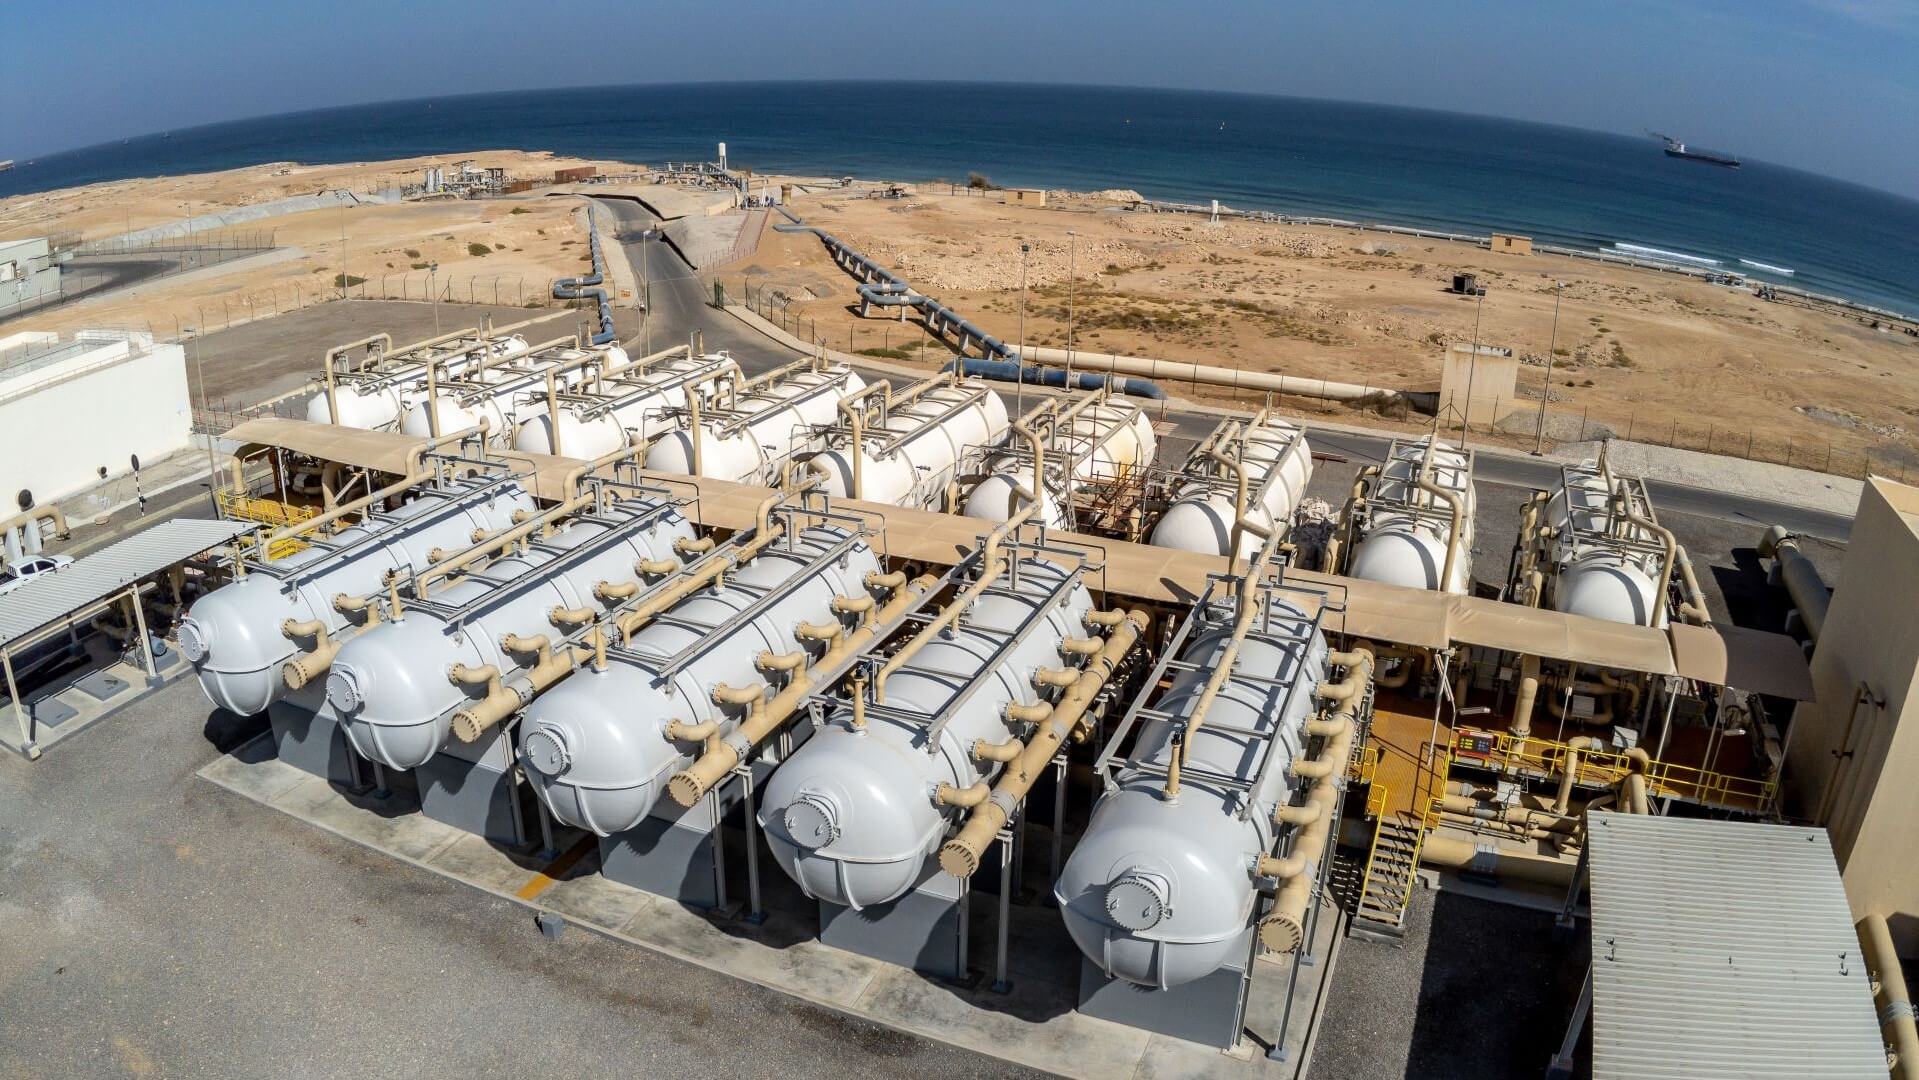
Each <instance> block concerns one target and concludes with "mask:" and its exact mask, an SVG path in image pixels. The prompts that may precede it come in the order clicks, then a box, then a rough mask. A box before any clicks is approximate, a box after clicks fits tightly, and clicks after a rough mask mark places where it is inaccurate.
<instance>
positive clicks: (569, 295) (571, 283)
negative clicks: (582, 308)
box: [553, 210, 619, 345]
mask: <svg viewBox="0 0 1919 1080" xmlns="http://www.w3.org/2000/svg"><path fill="white" fill-rule="evenodd" d="M586 243H587V249H588V250H589V251H591V252H592V253H593V272H592V273H591V274H588V275H586V276H585V277H576V278H561V279H560V280H558V281H556V282H554V283H553V296H554V298H556V299H559V300H589V299H590V300H595V301H598V302H599V306H600V329H599V332H598V333H596V334H594V335H593V336H592V338H590V339H589V340H590V341H591V342H592V344H594V345H605V344H607V343H609V342H611V341H612V340H613V339H614V338H616V337H618V336H619V335H618V334H617V333H615V331H614V329H613V297H612V296H611V295H609V294H608V293H607V291H606V290H605V289H601V288H594V286H597V285H600V284H602V283H604V282H605V281H606V259H605V258H604V257H603V256H601V254H600V228H599V225H598V224H596V223H595V222H594V220H593V213H592V211H591V210H588V211H587V215H586Z"/></svg>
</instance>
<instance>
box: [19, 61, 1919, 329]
mask: <svg viewBox="0 0 1919 1080" xmlns="http://www.w3.org/2000/svg"><path fill="white" fill-rule="evenodd" d="M722 140H724V141H725V142H726V143H727V144H728V148H729V151H730V156H731V162H732V164H734V165H735V166H736V167H745V168H753V169H758V170H766V171H782V172H800V173H815V174H827V175H840V174H852V175H858V176H863V177H885V178H892V179H900V180H913V181H925V180H933V179H955V180H961V179H964V178H965V176H966V174H967V173H969V172H979V173H983V174H985V175H986V176H987V177H989V178H990V179H992V180H993V181H994V182H996V183H1001V184H1008V185H1018V186H1046V187H1064V188H1074V189H1080V190H1088V189H1097V188H1114V187H1125V188H1132V189H1135V190H1137V191H1139V192H1141V193H1143V194H1145V195H1146V196H1148V197H1149V198H1157V199H1170V200H1178V201H1190V202H1201V201H1204V200H1207V199H1213V198H1217V199H1219V200H1220V201H1221V202H1222V203H1224V204H1226V205H1229V206H1233V207H1238V208H1242V209H1262V210H1274V211H1279V212H1283V213H1294V214H1313V215H1326V216H1333V217H1344V218H1351V219H1358V220H1366V221H1378V222H1388V223H1395V224H1404V225H1418V226H1424V227H1429V228H1438V229H1447V230H1454V231H1462V232H1479V233H1483V232H1491V231H1494V230H1499V231H1510V232H1518V233H1523V234H1527V235H1531V236H1533V237H1535V238H1536V239H1539V240H1541V241H1546V242H1552V243H1560V244H1566V245H1571V246H1576V247H1582V248H1594V249H1599V248H1606V247H1610V246H1612V245H1616V244H1621V243H1624V244H1633V245H1639V246H1641V247H1646V248H1654V249H1658V250H1660V251H1663V252H1671V253H1675V254H1680V255H1687V256H1692V257H1694V258H1697V259H1709V260H1716V261H1717V263H1718V265H1719V266H1720V268H1722V269H1725V270H1729V271H1739V272H1744V273H1747V274H1750V275H1752V276H1754V277H1755V278H1758V279H1761V280H1768V279H1769V280H1773V281H1775V282H1779V283H1782V284H1791V285H1794V286H1797V287H1799V288H1803V289H1809V290H1812V291H1815V292H1827V293H1833V294H1837V295H1840V296H1845V297H1848V298H1851V299H1854V300H1857V301H1861V302H1863V303H1867V304H1872V305H1875V306H1879V307H1885V308H1891V309H1893V310H1896V311H1902V312H1907V313H1919V202H1915V201H1913V200H1911V199H1906V198H1902V197H1899V196H1896V195H1891V194H1888V193H1885V192H1882V191H1877V190H1873V189H1870V188H1865V187H1860V186H1857V185H1853V184H1848V183H1843V182H1840V181H1836V180H1831V179H1827V178H1825V177H1821V176H1816V175H1813V174H1811V173H1807V172H1802V171H1799V170H1796V169H1789V168H1784V167H1781V166H1776V165H1770V164H1767V163H1765V162H1762V161H1752V160H1747V161H1746V163H1745V166H1744V167H1743V168H1741V169H1738V170H1731V169H1721V168H1715V167H1712V166H1709V165H1702V164H1698V163H1696V162H1690V161H1682V160H1677V159H1673V158H1669V157H1667V156H1665V154H1664V153H1663V152H1662V150H1661V146H1660V144H1659V143H1658V142H1657V141H1656V140H1654V139H1651V138H1643V137H1641V138H1634V137H1626V136H1620V135H1608V134H1602V133H1597V132H1591V131H1582V130H1576V129H1572V128H1563V127H1552V126H1547V125H1541V124H1532V123H1522V122H1518V121H1512V120H1500V119H1494V118H1488V117H1480V116H1464V115H1459V114H1455V113H1443V112H1433V111H1428V110H1420V109H1406V108H1393V107H1385V106H1378V105H1359V104H1352V103H1345V102H1335V101H1319V100H1310V99H1302V98H1285V97H1269V96H1260V95H1250V94H1223V93H1203V92H1192V91H1172V90H1148V89H1127V88H1116V87H1083V86H1028V85H1012V84H986V83H877V82H868V83H860V82H836V83H723V84H699V85H691V84H689V85H670V86H623V87H605V88H594V89H572V90H547V91H533V92H515V93H501V94H485V95H474V96H463V97H452V98H432V99H422V100H418V101H399V102H388V103H384V104H379V105H363V106H353V107H349V108H338V109H324V110H318V111H313V112H302V113H294V114H289V115H285V116H272V117H260V118H255V119H249V120H240V121H234V122H230V123H222V124H212V125H208V126H205V127H197V128H193V129H190V130H178V131H174V132H172V133H170V135H168V136H166V137H161V136H160V135H159V134H155V135H151V136H146V137H142V138H136V139H130V140H127V141H124V142H119V141H116V142H112V143H107V144H102V145H99V146H92V147H88V148H85V149H81V150H74V151H69V152H66V153H60V154H52V155H48V156H46V157H43V158H40V159H38V160H36V161H34V162H32V163H31V164H29V163H26V162H22V163H21V164H20V166H19V167H18V168H16V169H15V170H14V171H12V172H7V173H0V195H11V194H17V193H21V192H28V191H41V190H46V189H50V188H58V187H67V186H70V185H75V184H85V183H92V182H95V181H102V180H115V179H123V178H127V177H136V176H151V175H157V174H168V173H189V172H203V171H208V170H214V169H227V168H233V167H236V166H241V165H248V164H254V163H258V162H262V161H277V160H293V161H302V162H340V161H369V160H378V159H382V158H397V157H408V156H414V155H420V154H437V153H457V152H460V151H468V150H480V149H505V148H517V149H528V150H542V149H543V150H552V151H554V152H557V153H561V154H571V155H579V156H585V157H601V158H616V159H624V160H629V161H641V162H649V163H653V162H659V161H662V160H668V159H672V160H707V159H710V158H711V157H712V156H713V152H714V144H715V143H717V142H720V141H722ZM1728 149H1731V150H1733V151H1734V152H1735V153H1737V152H1738V148H1737V147H1730V148H1728ZM1740 260H1750V261H1752V262H1758V263H1763V264H1766V265H1767V266H1769V267H1775V268H1789V269H1792V270H1793V271H1795V273H1794V274H1793V275H1791V276H1790V277H1788V276H1784V275H1780V274H1776V273H1769V272H1767V271H1764V270H1759V269H1757V268H1755V267H1752V266H1750V265H1747V264H1743V263H1741V261H1740Z"/></svg>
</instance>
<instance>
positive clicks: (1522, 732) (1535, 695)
mask: <svg viewBox="0 0 1919 1080" xmlns="http://www.w3.org/2000/svg"><path fill="white" fill-rule="evenodd" d="M1538 702H1539V657H1537V656H1534V655H1532V654H1531V653H1526V654H1524V655H1522V656H1520V658H1519V693H1518V696H1517V697H1516V698H1515V700H1514V701H1513V722H1512V727H1510V728H1508V729H1507V730H1509V731H1510V732H1512V736H1513V738H1514V739H1516V740H1518V742H1519V743H1521V744H1523V743H1524V742H1525V741H1526V739H1527V737H1528V736H1530V735H1531V734H1532V733H1533V709H1534V708H1535V707H1536V706H1537V704H1538Z"/></svg>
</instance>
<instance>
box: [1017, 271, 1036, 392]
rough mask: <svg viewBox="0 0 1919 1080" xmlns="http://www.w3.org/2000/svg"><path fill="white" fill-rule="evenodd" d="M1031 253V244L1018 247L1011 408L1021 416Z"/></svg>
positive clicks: (1024, 381)
mask: <svg viewBox="0 0 1919 1080" xmlns="http://www.w3.org/2000/svg"><path fill="white" fill-rule="evenodd" d="M1032 252H1033V245H1031V244H1021V245H1020V246H1019V371H1018V372H1016V373H1015V376H1016V378H1015V381H1014V383H1013V401H1014V404H1013V408H1014V411H1016V412H1018V413H1019V414H1020V415H1021V416H1024V415H1026V259H1027V256H1029V255H1031V254H1032Z"/></svg>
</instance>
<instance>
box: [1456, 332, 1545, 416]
mask: <svg viewBox="0 0 1919 1080" xmlns="http://www.w3.org/2000/svg"><path fill="white" fill-rule="evenodd" d="M1518 383H1519V358H1518V357H1515V356H1511V355H1500V354H1498V353H1493V352H1488V351H1487V350H1486V347H1485V346H1481V347H1480V351H1479V353H1478V355H1477V356H1475V355H1474V354H1473V347H1472V346H1471V345H1455V346H1453V347H1452V348H1450V349H1447V350H1446V359H1445V362H1444V364H1443V366H1442V367H1441V369H1440V373H1439V416H1440V425H1439V426H1440V427H1441V428H1444V427H1445V426H1446V425H1447V424H1457V423H1458V422H1459V417H1460V415H1461V414H1462V413H1463V414H1465V416H1466V418H1467V421H1468V422H1469V423H1472V424H1494V423H1497V422H1499V421H1500V420H1502V419H1504V418H1505V417H1507V416H1509V415H1511V414H1512V412H1513V411H1514V410H1515V409H1517V408H1520V407H1521V406H1528V405H1529V406H1530V407H1531V409H1537V408H1538V403H1537V402H1523V401H1519V400H1518V395H1517V393H1516V387H1517V386H1518ZM1469 392H1470V395H1471V399H1472V400H1471V401H1470V403H1469V402H1468V401H1467V396H1468V393H1469ZM1469 406H1470V407H1469ZM1529 411H1530V410H1529Z"/></svg>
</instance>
